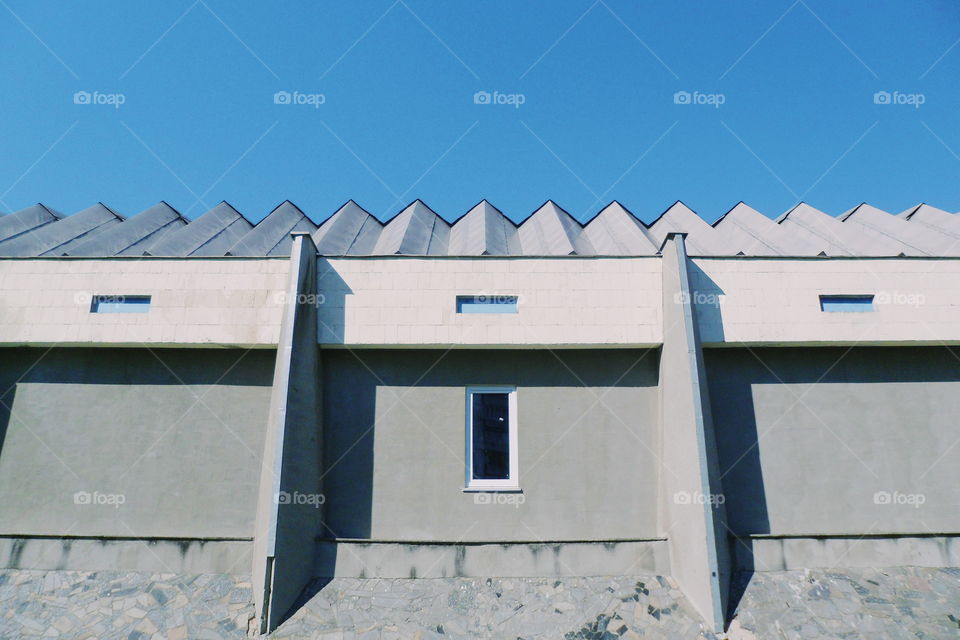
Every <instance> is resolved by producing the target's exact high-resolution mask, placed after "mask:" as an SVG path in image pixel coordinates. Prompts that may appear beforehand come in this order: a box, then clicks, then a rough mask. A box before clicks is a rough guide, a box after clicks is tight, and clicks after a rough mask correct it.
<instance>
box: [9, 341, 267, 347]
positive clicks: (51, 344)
mask: <svg viewBox="0 0 960 640" xmlns="http://www.w3.org/2000/svg"><path fill="white" fill-rule="evenodd" d="M5 347H35V348H53V347H56V348H58V349H59V348H82V349H143V348H144V347H150V348H151V349H276V348H277V343H276V342H257V343H226V342H151V341H149V340H144V341H142V342H103V341H96V342H49V341H44V342H39V341H38V342H23V341H19V342H3V341H2V340H0V348H5Z"/></svg>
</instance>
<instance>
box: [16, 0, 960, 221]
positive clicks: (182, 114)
mask: <svg viewBox="0 0 960 640" xmlns="http://www.w3.org/2000/svg"><path fill="white" fill-rule="evenodd" d="M0 39H2V42H3V43H4V44H3V49H4V55H3V56H2V57H0V73H2V77H3V78H4V91H3V92H2V94H0V105H2V111H0V113H2V114H3V117H2V118H0V140H2V145H3V147H2V148H3V153H2V154H0V209H2V210H3V211H11V210H17V209H20V208H23V207H26V206H29V205H30V204H33V203H35V202H38V201H40V202H43V203H45V204H47V205H49V206H52V207H54V208H56V209H58V210H60V211H62V212H64V213H72V212H75V211H78V210H80V209H82V208H84V207H87V206H89V205H91V204H93V203H95V202H97V201H103V202H104V203H106V204H108V205H109V206H111V207H113V208H114V209H115V210H117V211H119V212H120V213H123V214H126V215H132V214H135V213H137V212H139V211H141V210H143V209H146V208H147V207H149V206H150V205H152V204H155V203H156V202H158V201H160V200H165V201H167V202H168V203H170V204H171V205H172V206H174V207H175V208H177V209H178V210H179V211H181V213H184V214H185V215H187V216H188V217H191V218H193V217H196V216H199V215H200V214H201V213H203V212H204V211H205V210H206V209H207V208H209V207H212V206H213V205H215V204H216V203H217V202H219V201H220V200H227V201H228V202H230V203H231V204H233V205H234V206H235V207H236V208H237V209H239V210H240V211H241V212H243V213H244V214H246V215H247V216H248V217H250V218H251V219H252V220H259V219H260V218H262V217H263V216H264V215H266V214H267V213H268V212H269V211H270V210H271V209H272V208H273V207H275V206H276V205H277V204H279V203H280V202H282V201H283V200H285V199H289V200H291V201H293V202H294V203H295V204H297V205H298V206H300V208H302V209H303V210H304V211H305V212H306V213H307V214H308V215H310V216H311V217H312V218H314V219H315V220H317V221H319V220H322V219H324V218H326V217H327V216H329V215H330V214H331V213H332V212H333V211H334V210H335V209H336V208H337V207H338V206H339V205H341V204H342V203H343V202H344V201H346V200H347V199H350V198H352V199H354V200H356V201H357V202H358V203H359V204H360V205H361V206H363V207H364V208H366V209H367V210H369V211H370V212H371V213H373V214H374V215H376V216H378V217H380V218H381V219H385V218H387V217H389V216H391V215H393V214H395V213H396V212H397V211H399V210H400V209H401V208H402V207H403V205H405V204H407V203H409V202H410V201H412V200H414V199H415V198H421V199H422V200H424V201H425V202H427V204H429V205H430V206H431V207H432V208H433V209H434V210H436V211H437V212H438V213H440V214H441V215H443V216H445V217H446V218H447V219H453V218H455V217H457V216H459V215H461V214H462V213H464V212H465V211H466V210H467V209H469V207H470V206H472V205H473V204H475V203H476V202H477V201H479V200H480V199H482V198H487V199H488V200H490V201H491V202H492V203H493V204H494V205H496V206H497V207H498V208H500V209H501V210H502V211H504V213H506V214H507V215H508V216H510V217H512V218H513V219H515V220H519V219H522V218H524V217H526V216H527V215H528V214H529V213H530V212H532V211H533V210H534V209H535V208H536V207H537V206H539V205H540V204H541V203H543V202H544V201H545V200H547V199H553V200H554V201H556V202H557V203H558V204H559V205H560V206H562V207H564V208H565V209H567V210H568V211H569V212H570V213H571V214H573V215H574V216H575V217H577V218H578V219H580V220H584V219H586V218H588V217H590V216H591V215H593V214H594V213H596V211H598V210H599V209H600V208H601V207H602V205H604V204H606V203H607V202H609V201H610V200H614V199H616V200H618V201H620V202H621V203H623V204H624V205H625V206H627V207H628V208H629V209H630V210H631V211H633V212H634V213H635V214H636V215H638V216H639V217H640V218H641V219H644V220H647V221H650V220H652V219H653V218H655V217H656V216H657V215H658V214H659V213H660V212H662V211H663V210H664V209H666V208H667V207H668V206H669V205H670V204H672V203H673V202H674V201H676V200H682V201H683V202H685V203H686V204H687V205H688V206H690V207H691V208H692V209H694V210H695V211H697V212H698V213H700V214H701V215H702V216H703V217H704V218H706V219H707V220H709V221H713V220H715V219H716V218H717V217H719V216H720V215H721V214H722V213H724V212H725V211H727V210H728V209H729V208H730V207H732V206H733V205H734V204H736V203H737V202H738V201H740V200H743V201H745V202H746V203H747V204H749V205H751V206H753V207H754V208H756V209H758V210H760V211H762V212H764V213H766V214H767V215H770V216H775V215H779V214H781V213H783V212H784V211H786V210H787V209H789V208H790V207H791V206H792V205H794V204H795V203H796V202H797V201H799V200H803V201H806V202H808V203H810V204H811V205H813V206H815V207H817V208H820V209H822V210H824V211H827V212H829V213H833V214H837V213H840V212H842V211H844V210H846V209H848V208H850V207H853V206H855V205H856V204H858V203H860V202H864V201H866V202H869V203H870V204H873V205H875V206H878V207H880V208H882V209H885V210H888V211H893V212H899V211H901V210H903V209H906V208H907V207H909V206H911V205H914V204H917V203H919V202H921V201H923V202H927V203H929V204H932V205H934V206H938V207H941V208H945V209H947V210H949V211H957V210H960V180H958V176H960V127H958V126H957V125H958V124H960V83H958V82H957V79H958V77H960V45H958V40H960V4H958V3H956V2H954V1H952V0H909V1H902V2H894V1H878V0H869V1H859V0H855V1H844V2H835V1H827V0H796V1H794V0H783V1H780V0H777V1H771V0H765V1H762V2H761V1H741V2H720V1H707V0H677V1H674V2H657V3H654V2H626V1H619V0H596V1H594V0H583V1H581V0H577V1H573V0H570V1H566V0H563V1H552V2H546V1H543V2H530V1H523V2H518V1H517V0H511V1H499V0H495V1H484V2H460V1H459V0H435V1H434V0H375V1H374V0H371V1H365V2H338V3H333V2H307V1H306V0H280V1H277V2H256V3H254V2H241V3H236V2H226V1H225V0H171V1H169V2H162V3H160V2H153V3H147V2H110V1H101V2H67V1H66V0H58V1H44V0H29V1H27V0H0ZM80 92H86V94H84V93H80ZM278 92H281V93H279V95H278ZM282 92H286V93H282ZM478 92H480V93H479V94H478ZM483 92H486V93H483ZM678 92H681V93H678ZM682 92H686V93H682ZM877 92H886V94H883V93H881V94H879V96H878V97H876V98H875V94H877ZM488 96H489V102H487V101H486V98H487V97H488ZM288 97H289V101H288V100H287V98H288ZM87 99H89V102H86V101H87ZM478 101H479V103H478ZM878 101H879V103H878ZM118 102H122V104H117V103H118ZM298 102H299V104H298ZM498 102H500V103H498ZM518 103H522V104H518Z"/></svg>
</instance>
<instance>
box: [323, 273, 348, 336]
mask: <svg viewBox="0 0 960 640" xmlns="http://www.w3.org/2000/svg"><path fill="white" fill-rule="evenodd" d="M317 291H318V292H320V293H319V294H318V295H320V296H321V297H320V298H319V305H318V306H317V341H318V342H320V344H343V340H344V329H345V327H346V317H345V311H344V310H345V307H346V299H347V296H348V295H350V294H352V293H353V291H352V290H351V289H350V287H348V286H347V283H346V282H344V281H343V278H341V277H340V274H339V273H337V270H336V269H334V268H333V267H332V266H331V265H330V261H329V260H327V259H326V258H322V257H319V258H317Z"/></svg>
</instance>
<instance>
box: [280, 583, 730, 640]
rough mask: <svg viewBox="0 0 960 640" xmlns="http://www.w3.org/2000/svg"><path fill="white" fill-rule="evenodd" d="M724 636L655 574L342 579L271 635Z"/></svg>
mask: <svg viewBox="0 0 960 640" xmlns="http://www.w3.org/2000/svg"><path fill="white" fill-rule="evenodd" d="M317 586H318V587H319V586H320V585H317ZM715 637H716V636H712V635H709V634H707V635H706V636H704V635H702V634H701V631H700V624H699V622H698V619H697V615H696V614H695V613H693V612H692V610H691V609H690V608H689V606H688V605H687V603H686V602H685V601H684V599H683V597H682V596H681V595H680V592H679V590H678V589H677V587H676V585H675V584H674V583H673V582H672V581H671V580H669V579H668V578H663V577H655V576H648V577H626V578H623V577H615V578H603V577H600V578H558V579H552V578H550V579H548V578H543V579H538V578H525V579H519V578H511V579H506V578H487V579H483V578H444V579H424V578H421V579H406V580H376V579H367V580H362V579H347V578H337V579H335V580H333V581H332V582H330V583H329V584H327V585H326V586H324V587H323V588H322V590H320V591H319V592H318V593H317V594H316V595H315V596H314V597H313V598H311V599H310V600H309V602H307V604H306V605H305V606H303V607H302V608H301V609H300V610H299V611H297V613H295V614H294V615H293V616H292V617H291V618H290V619H289V620H287V621H286V622H285V623H284V624H283V625H281V626H280V628H279V629H277V630H276V631H275V632H274V633H273V634H272V635H271V636H270V638H271V640H274V639H280V638H298V639H299V638H322V639H324V640H334V639H336V640H348V639H350V640H353V639H357V640H360V639H363V640H366V639H376V640H401V639H402V640H410V639H417V640H428V639H431V640H433V639H441V638H442V639H453V638H497V639H500V638H509V639H510V640H513V639H514V638H522V639H523V640H535V639H542V640H560V639H562V640H614V639H619V638H624V639H626V640H639V639H640V638H643V639H648V638H649V639H661V638H662V639H668V638H669V639H675V640H685V639H690V640H694V639H697V638H711V639H712V638H715Z"/></svg>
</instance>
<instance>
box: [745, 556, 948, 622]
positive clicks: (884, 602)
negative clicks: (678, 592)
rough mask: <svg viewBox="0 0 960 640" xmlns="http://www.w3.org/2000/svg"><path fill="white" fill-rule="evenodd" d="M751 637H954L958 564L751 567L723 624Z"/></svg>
mask: <svg viewBox="0 0 960 640" xmlns="http://www.w3.org/2000/svg"><path fill="white" fill-rule="evenodd" d="M741 630H742V632H743V633H740V634H739V635H738V633H737V632H738V631H741ZM754 637H756V638H758V639H766V638H775V639H777V640H781V639H786V640H794V639H797V640H807V639H809V638H817V639H820V638H824V639H825V638H870V639H871V640H899V639H901V638H903V639H907V638H909V639H911V640H917V639H918V638H920V639H924V640H929V639H934V638H935V639H938V640H939V639H940V638H950V639H952V640H954V639H956V638H960V568H943V569H928V568H920V567H898V568H895V569H844V570H843V571H842V572H841V571H839V570H829V569H823V570H807V571H778V572H767V573H756V574H754V575H753V576H752V578H750V583H749V586H748V587H747V590H746V592H745V593H744V596H743V599H742V600H741V601H740V606H739V607H738V614H737V617H736V619H735V620H734V621H733V622H732V623H731V628H730V638H731V639H732V640H733V639H735V638H745V639H746V638H754Z"/></svg>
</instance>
